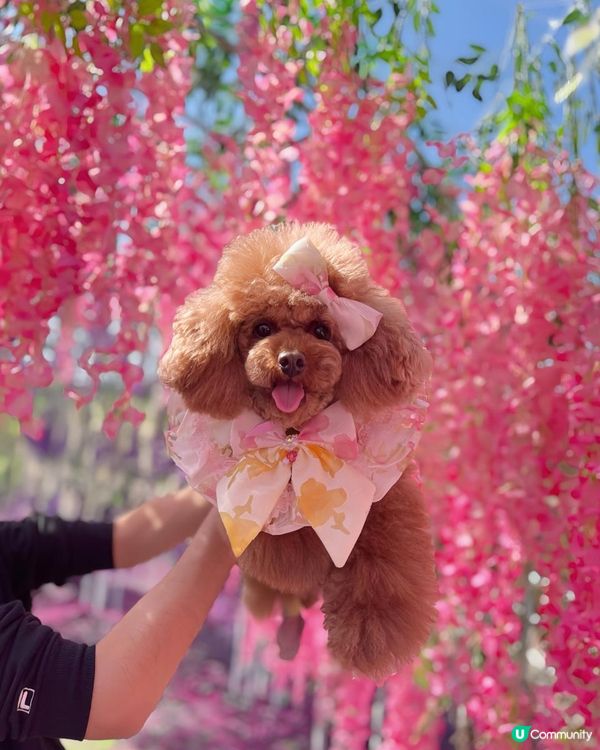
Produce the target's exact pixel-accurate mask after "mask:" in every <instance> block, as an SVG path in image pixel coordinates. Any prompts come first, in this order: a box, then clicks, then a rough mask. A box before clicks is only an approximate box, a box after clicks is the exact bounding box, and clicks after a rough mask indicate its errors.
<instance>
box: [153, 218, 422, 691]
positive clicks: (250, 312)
mask: <svg viewBox="0 0 600 750" xmlns="http://www.w3.org/2000/svg"><path fill="white" fill-rule="evenodd" d="M304 236H306V237H308V238H309V239H310V240H311V241H312V242H313V243H314V245H315V246H316V247H317V248H318V249H319V251H320V253H321V254H322V256H323V257H324V258H325V260H326V262H327V266H328V274H329V283H330V285H331V287H332V288H333V289H334V291H336V293H337V294H339V295H340V296H343V297H349V298H351V299H355V300H359V301H361V302H364V303H365V304H368V305H370V306H371V307H374V308H375V309H377V310H379V311H380V312H381V313H382V314H383V318H382V320H381V322H380V324H379V326H378V328H377V331H376V332H375V334H374V335H373V336H372V337H371V339H369V340H368V341H367V342H365V343H364V344H363V345H362V346H361V347H359V348H358V349H356V350H354V351H348V350H347V349H346V347H345V346H344V343H343V341H342V339H341V337H340V335H339V331H338V330H337V328H336V325H335V322H334V321H333V320H332V319H331V318H330V316H329V314H328V312H327V310H326V308H325V307H324V306H323V305H322V304H321V303H320V302H319V301H318V300H317V299H316V298H314V297H311V296H309V295H306V294H304V293H302V292H300V291H298V290H295V289H293V288H292V287H291V286H290V285H289V284H287V283H286V282H285V281H284V280H283V279H282V278H281V277H280V276H279V275H278V274H276V273H275V271H273V265H274V264H275V262H276V261H277V259H278V258H279V257H280V256H281V254H282V253H283V252H285V251H286V250H287V248H288V247H289V246H290V245H291V244H292V243H293V242H295V241H296V240H297V239H300V238H301V237H304ZM264 321H267V322H269V323H270V324H271V325H272V326H273V328H274V333H273V334H272V335H270V336H268V337H266V338H257V337H256V336H255V335H254V329H255V326H256V325H257V323H260V322H264ZM318 323H323V324H326V325H327V326H328V327H329V329H330V331H331V339H330V340H329V341H325V340H322V339H319V338H316V337H315V335H314V326H315V325H316V324H318ZM291 350H298V351H301V352H302V353H303V354H304V357H305V360H306V366H305V369H304V371H303V372H302V373H301V374H299V375H297V376H296V377H294V380H296V381H298V382H300V383H301V384H302V386H303V388H304V392H305V397H304V399H303V400H302V402H301V404H300V406H299V407H298V409H296V411H295V412H293V413H292V414H284V413H283V412H281V411H279V409H277V407H276V405H275V402H274V400H273V398H272V395H271V393H272V390H273V388H274V386H275V385H276V384H277V383H279V382H281V381H282V380H287V378H285V377H284V376H283V375H282V373H281V370H280V368H279V366H278V360H277V357H278V355H279V353H280V352H283V351H291ZM430 370H431V360H430V357H429V355H428V354H427V352H426V350H425V349H424V348H423V346H422V344H421V343H420V341H419V339H418V337H417V336H416V334H415V333H414V331H413V329H412V326H411V325H410V323H409V321H408V318H407V316H406V313H405V310H404V307H403V305H402V303H401V302H400V301H399V300H397V299H395V298H393V297H391V296H390V295H389V294H388V293H387V292H386V291H385V290H383V289H382V288H381V287H379V286H377V285H376V284H375V283H374V282H373V281H372V279H371V278H370V276H369V273H368V270H367V268H366V265H365V263H364V260H363V259H362V257H361V255H360V253H359V252H358V250H357V249H356V247H355V246H354V245H353V244H352V243H351V242H349V241H348V240H346V239H344V238H342V237H340V236H339V235H338V234H337V232H336V231H335V229H334V228H333V227H331V226H328V225H325V224H297V223H291V224H280V225H277V226H276V227H273V228H267V229H259V230H256V231H254V232H252V233H251V234H249V235H247V236H245V237H239V238H237V239H236V240H234V242H232V243H231V244H230V245H229V246H228V247H227V248H226V249H225V251H224V253H223V257H222V258H221V261H220V263H219V266H218V269H217V272H216V275H215V279H214V282H213V284H212V285H211V286H210V287H209V288H208V289H205V290H202V291H199V292H196V293H194V294H192V295H191V296H190V297H188V299H187V300H186V302H185V304H184V305H183V306H182V307H181V308H180V309H179V311H178V312H177V315H176V317H175V322H174V329H173V339H172V342H171V345H170V347H169V349H168V351H167V352H166V354H165V355H164V357H163V359H162V361H161V363H160V369H159V374H160V377H161V379H162V381H163V382H164V383H165V384H166V385H168V386H170V387H171V388H173V389H175V390H176V391H178V392H179V393H180V394H181V395H182V397H183V399H184V401H185V402H186V404H187V406H188V407H189V408H190V409H191V410H193V411H199V412H205V413H208V414H211V415H212V416H214V417H217V418H231V417H234V416H236V415H237V414H238V413H239V412H240V411H241V410H243V409H245V408H251V409H254V410H255V411H256V412H257V413H258V414H260V415H261V416H262V417H263V418H264V419H271V420H274V421H277V422H279V423H281V424H282V425H283V426H284V427H285V428H289V427H294V428H296V429H297V428H299V427H300V426H301V425H302V424H303V423H304V422H306V421H307V420H308V419H310V417H312V416H314V415H315V414H317V413H318V412H319V411H321V410H322V409H323V408H325V407H326V406H328V405H329V404H330V403H332V402H333V401H336V400H341V401H342V402H343V403H344V404H345V405H346V406H347V407H348V408H349V409H350V410H351V411H352V412H353V413H354V414H356V415H365V414H368V413H370V412H372V411H373V410H380V409H385V408H386V407H389V406H391V405H392V404H395V403H397V402H400V401H405V400H408V399H410V398H411V396H412V395H413V394H414V393H415V391H416V390H417V389H418V388H419V387H420V386H421V385H422V384H423V382H424V381H425V380H426V379H427V377H428V376H429V373H430ZM239 564H240V567H241V568H242V570H243V571H244V574H245V576H246V593H245V599H246V602H247V604H248V605H249V607H250V608H251V610H252V611H253V612H254V613H255V614H256V615H257V616H265V615H267V614H269V613H270V611H271V609H272V607H273V606H274V604H275V601H276V600H277V598H278V596H289V595H295V596H297V597H298V598H299V599H300V600H302V601H303V602H305V603H307V604H308V603H310V602H311V601H313V600H314V598H315V596H316V595H317V593H318V592H322V594H323V599H324V603H323V611H324V612H325V627H326V628H327V631H328V636H329V648H330V650H331V652H332V654H333V655H334V656H335V657H336V658H337V659H338V661H339V662H340V663H341V664H342V665H343V666H345V667H347V668H349V669H353V670H356V671H358V672H361V673H363V674H366V675H370V676H373V677H378V678H379V677H383V676H385V675H386V674H389V673H390V672H392V671H394V670H395V669H396V668H397V667H398V665H399V664H401V663H402V662H403V661H406V660H407V659H409V658H410V657H412V656H413V655H414V654H415V653H416V652H417V651H418V649H419V648H420V646H421V645H422V644H423V642H424V641H425V639H426V638H427V635H428V633H429V631H430V628H431V625H432V622H433V619H434V606H433V605H434V602H435V598H436V584H435V573H434V566H433V551H432V546H431V541H430V536H429V533H428V530H427V517H426V513H425V510H424V505H423V499H422V496H421V493H420V491H419V489H418V488H417V486H416V485H415V483H414V481H413V479H412V477H411V476H409V475H408V474H407V473H406V472H405V474H404V476H403V477H402V478H401V479H400V480H399V482H398V483H397V484H396V485H395V486H394V487H393V488H392V489H391V490H390V491H389V492H388V494H387V495H386V496H385V497H384V498H383V499H382V500H380V501H379V502H377V503H374V504H373V506H372V509H371V511H370V513H369V516H368V518H367V521H366V524H365V527H364V529H363V531H362V533H361V536H360V538H359V540H358V542H357V544H356V546H355V548H354V550H353V552H352V554H351V556H350V558H349V560H348V562H347V563H346V565H345V566H344V567H343V568H340V569H337V568H335V567H333V565H332V563H331V560H330V558H329V555H328V554H327V552H326V551H325V549H324V547H323V545H322V544H321V542H320V541H319V539H318V537H317V535H316V534H315V532H314V531H313V530H312V529H311V528H309V527H306V528H303V529H300V530H298V531H295V532H292V533H289V534H283V535H277V536H276V535H270V534H265V533H261V534H259V536H258V537H257V538H256V539H255V540H254V541H253V542H252V544H251V545H250V546H249V547H248V549H247V550H246V551H245V552H244V554H243V555H242V556H241V557H240V559H239Z"/></svg>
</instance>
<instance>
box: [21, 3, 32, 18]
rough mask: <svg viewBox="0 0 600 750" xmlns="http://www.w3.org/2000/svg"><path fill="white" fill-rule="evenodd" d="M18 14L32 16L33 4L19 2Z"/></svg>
mask: <svg viewBox="0 0 600 750" xmlns="http://www.w3.org/2000/svg"><path fill="white" fill-rule="evenodd" d="M19 15H20V16H32V15H33V5H32V4H31V3H21V4H20V5H19Z"/></svg>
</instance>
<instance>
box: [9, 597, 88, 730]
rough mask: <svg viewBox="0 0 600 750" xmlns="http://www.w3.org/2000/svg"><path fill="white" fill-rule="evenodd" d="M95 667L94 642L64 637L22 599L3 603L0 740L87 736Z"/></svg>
mask: <svg viewBox="0 0 600 750" xmlns="http://www.w3.org/2000/svg"><path fill="white" fill-rule="evenodd" d="M94 669H95V649H94V647H93V646H85V645H82V644H78V643H74V642H72V641H67V640H65V639H64V638H62V637H61V636H60V635H59V634H58V633H56V632H54V631H53V630H52V629H51V628H48V627H46V626H45V625H42V624H41V623H40V621H39V620H38V619H37V618H36V617H34V616H33V615H31V614H29V613H28V612H26V611H25V609H24V608H23V606H22V604H21V603H20V602H11V603H9V604H3V605H0V743H2V742H3V741H4V740H8V739H11V740H16V741H23V740H26V739H28V738H30V737H53V738H54V737H56V738H61V737H62V738H66V739H75V740H81V739H83V737H84V736H85V732H86V728H87V723H88V719H89V713H90V706H91V701H92V691H93V688H94Z"/></svg>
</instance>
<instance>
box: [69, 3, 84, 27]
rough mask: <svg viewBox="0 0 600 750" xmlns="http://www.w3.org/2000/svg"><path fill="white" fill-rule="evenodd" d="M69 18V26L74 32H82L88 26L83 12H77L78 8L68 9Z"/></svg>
mask: <svg viewBox="0 0 600 750" xmlns="http://www.w3.org/2000/svg"><path fill="white" fill-rule="evenodd" d="M69 17H70V18H71V26H72V27H73V28H74V29H75V31H83V29H85V27H86V26H87V25H88V17H87V14H86V13H85V11H83V10H79V9H78V8H70V9H69Z"/></svg>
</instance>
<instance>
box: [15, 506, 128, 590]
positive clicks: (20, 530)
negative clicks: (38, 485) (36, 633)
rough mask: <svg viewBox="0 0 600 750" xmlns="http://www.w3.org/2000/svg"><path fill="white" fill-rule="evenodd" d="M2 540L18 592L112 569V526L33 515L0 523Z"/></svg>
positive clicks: (110, 524)
mask: <svg viewBox="0 0 600 750" xmlns="http://www.w3.org/2000/svg"><path fill="white" fill-rule="evenodd" d="M2 540H3V543H4V544H5V545H7V549H9V550H10V554H9V563H10V567H11V573H12V576H13V578H14V579H15V580H14V583H15V588H17V589H19V588H21V587H22V586H23V585H24V584H26V586H27V588H28V589H36V588H38V587H39V586H41V585H42V584H44V583H50V582H51V583H57V584H62V583H64V582H65V580H66V579H67V578H69V577H71V576H78V575H84V574H85V573H90V572H91V571H93V570H104V569H107V568H112V567H114V563H113V525H112V523H103V522H95V521H64V520H63V519H61V518H58V517H55V516H43V515H38V514H36V515H34V516H31V517H30V518H26V519H25V520H23V521H17V522H11V523H4V524H2Z"/></svg>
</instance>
